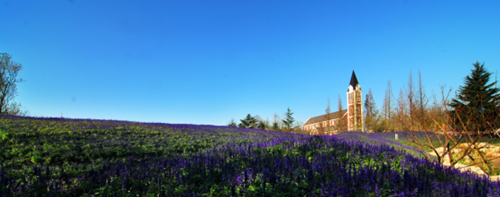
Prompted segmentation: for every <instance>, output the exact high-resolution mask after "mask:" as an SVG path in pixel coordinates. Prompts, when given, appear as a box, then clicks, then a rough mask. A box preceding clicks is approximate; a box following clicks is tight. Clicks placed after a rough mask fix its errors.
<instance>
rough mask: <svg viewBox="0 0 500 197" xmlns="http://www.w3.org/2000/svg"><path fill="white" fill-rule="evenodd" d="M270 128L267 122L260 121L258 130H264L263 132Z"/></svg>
mask: <svg viewBox="0 0 500 197" xmlns="http://www.w3.org/2000/svg"><path fill="white" fill-rule="evenodd" d="M268 127H269V126H268V125H267V124H266V122H264V121H259V124H258V125H257V128H258V129H262V130H265V129H267V128H268Z"/></svg>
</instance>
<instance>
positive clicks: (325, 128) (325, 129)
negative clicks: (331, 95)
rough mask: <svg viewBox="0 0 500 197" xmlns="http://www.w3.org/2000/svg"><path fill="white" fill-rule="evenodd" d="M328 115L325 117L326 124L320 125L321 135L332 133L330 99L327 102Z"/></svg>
mask: <svg viewBox="0 0 500 197" xmlns="http://www.w3.org/2000/svg"><path fill="white" fill-rule="evenodd" d="M325 112H326V114H325V116H324V118H325V122H323V123H321V124H320V129H318V131H319V134H320V135H326V134H328V132H329V131H330V129H331V127H330V120H331V119H332V117H331V114H330V113H331V112H330V99H328V100H327V105H326V110H325Z"/></svg>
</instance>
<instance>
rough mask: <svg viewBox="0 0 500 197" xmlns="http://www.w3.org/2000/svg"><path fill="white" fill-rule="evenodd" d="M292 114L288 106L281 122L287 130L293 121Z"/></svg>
mask: <svg viewBox="0 0 500 197" xmlns="http://www.w3.org/2000/svg"><path fill="white" fill-rule="evenodd" d="M292 115H293V113H292V110H290V108H288V110H287V112H286V113H285V117H286V118H285V119H284V120H283V124H285V127H286V128H287V129H288V130H290V128H291V127H292V125H293V122H295V119H293V117H292Z"/></svg>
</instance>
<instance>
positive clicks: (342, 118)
mask: <svg viewBox="0 0 500 197" xmlns="http://www.w3.org/2000/svg"><path fill="white" fill-rule="evenodd" d="M337 113H338V115H337V117H338V120H337V121H338V122H337V125H336V126H335V127H336V130H337V131H338V132H344V131H346V130H347V119H346V118H347V115H346V114H345V113H344V109H343V107H342V98H341V97H340V94H339V104H338V112H337Z"/></svg>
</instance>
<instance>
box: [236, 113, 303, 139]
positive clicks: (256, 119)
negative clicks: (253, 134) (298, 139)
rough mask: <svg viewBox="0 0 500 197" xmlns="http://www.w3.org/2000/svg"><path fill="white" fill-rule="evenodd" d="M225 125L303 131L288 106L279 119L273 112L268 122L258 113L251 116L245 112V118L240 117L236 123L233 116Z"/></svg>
mask: <svg viewBox="0 0 500 197" xmlns="http://www.w3.org/2000/svg"><path fill="white" fill-rule="evenodd" d="M227 126H230V127H239V128H256V129H264V130H273V131H283V132H294V133H303V131H302V124H301V123H300V122H298V121H295V118H293V112H292V110H290V108H287V111H286V113H285V118H284V119H280V116H279V115H278V114H274V117H273V121H272V122H270V121H269V118H267V119H266V120H264V119H262V118H261V117H260V116H259V115H255V116H252V115H251V114H247V116H246V117H245V118H243V119H240V123H237V122H236V121H235V120H234V118H233V119H231V120H230V121H229V123H228V124H227Z"/></svg>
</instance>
